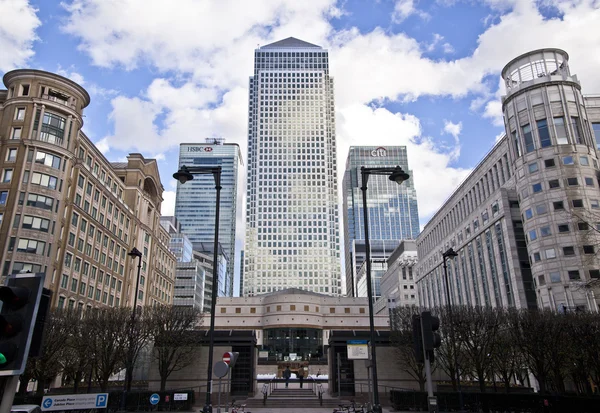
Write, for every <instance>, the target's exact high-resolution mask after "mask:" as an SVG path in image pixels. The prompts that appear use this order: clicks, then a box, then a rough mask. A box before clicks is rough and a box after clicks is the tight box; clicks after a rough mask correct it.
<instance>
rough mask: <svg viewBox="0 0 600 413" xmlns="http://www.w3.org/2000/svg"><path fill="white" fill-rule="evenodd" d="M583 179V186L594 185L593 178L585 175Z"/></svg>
mask: <svg viewBox="0 0 600 413" xmlns="http://www.w3.org/2000/svg"><path fill="white" fill-rule="evenodd" d="M583 179H584V180H585V186H594V178H590V177H588V176H586V177H585V178H583Z"/></svg>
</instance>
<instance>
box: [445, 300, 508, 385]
mask: <svg viewBox="0 0 600 413" xmlns="http://www.w3.org/2000/svg"><path fill="white" fill-rule="evenodd" d="M453 321H454V323H453V324H454V326H455V332H456V340H457V342H459V343H460V346H461V348H462V349H463V354H464V358H465V360H466V361H467V363H468V365H469V366H470V367H471V373H472V375H473V377H474V379H475V380H477V381H478V382H479V389H480V391H481V392H485V381H486V378H487V376H488V375H489V372H490V370H492V357H491V355H492V353H493V351H494V347H495V346H496V340H497V337H498V331H499V329H500V321H501V311H500V310H498V309H495V308H491V307H481V306H478V307H465V306H461V307H455V314H454V320H453Z"/></svg>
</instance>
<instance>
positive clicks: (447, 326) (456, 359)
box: [434, 306, 468, 391]
mask: <svg viewBox="0 0 600 413" xmlns="http://www.w3.org/2000/svg"><path fill="white" fill-rule="evenodd" d="M458 308H459V307H456V306H454V307H452V309H453V310H454V311H458ZM434 312H435V314H436V315H437V316H438V317H439V318H440V333H441V336H442V344H441V346H440V347H439V348H438V349H437V350H436V351H435V354H436V360H437V362H436V365H439V366H440V368H441V369H442V370H443V371H444V373H446V374H447V375H448V377H450V381H451V382H452V389H453V390H454V391H457V390H458V380H457V379H458V377H459V376H460V374H461V373H464V372H465V371H468V368H467V367H468V365H467V360H466V359H465V357H464V354H463V351H462V348H461V344H460V342H459V341H457V340H456V339H455V340H454V342H453V341H452V335H453V334H452V332H453V330H452V329H453V328H455V325H454V324H453V319H452V318H451V317H450V312H449V311H448V306H444V307H438V308H436V309H435V310H434ZM453 316H454V318H456V317H457V313H453ZM454 331H455V330H454ZM454 337H456V335H454ZM455 353H456V354H455ZM457 364H458V366H460V371H458V370H457V368H456V367H457Z"/></svg>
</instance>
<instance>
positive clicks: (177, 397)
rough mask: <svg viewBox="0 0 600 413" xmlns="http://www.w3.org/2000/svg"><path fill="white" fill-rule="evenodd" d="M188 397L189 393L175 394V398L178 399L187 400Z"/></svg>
mask: <svg viewBox="0 0 600 413" xmlns="http://www.w3.org/2000/svg"><path fill="white" fill-rule="evenodd" d="M187 399H188V395H187V393H175V394H174V395H173V400H175V401H177V400H187Z"/></svg>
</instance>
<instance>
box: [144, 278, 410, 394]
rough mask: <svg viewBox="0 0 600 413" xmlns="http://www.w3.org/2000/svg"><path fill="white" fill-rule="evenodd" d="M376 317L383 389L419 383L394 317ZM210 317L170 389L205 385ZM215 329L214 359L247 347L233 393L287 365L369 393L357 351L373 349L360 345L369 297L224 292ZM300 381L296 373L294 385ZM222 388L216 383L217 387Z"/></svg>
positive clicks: (342, 388) (341, 388)
mask: <svg viewBox="0 0 600 413" xmlns="http://www.w3.org/2000/svg"><path fill="white" fill-rule="evenodd" d="M374 320H375V328H376V337H377V338H376V342H377V360H378V363H377V369H378V378H379V391H380V393H382V397H383V394H384V393H387V391H388V390H389V388H415V387H417V384H416V382H414V380H413V379H412V378H410V377H409V376H408V374H407V373H406V372H404V371H402V370H401V369H400V368H399V363H398V361H397V357H398V356H397V354H396V351H395V349H394V348H393V347H391V346H390V331H389V317H388V316H387V315H375V316H374ZM208 322H209V317H208V316H207V317H206V319H205V323H204V326H203V327H202V329H203V330H198V331H196V332H195V334H197V335H198V344H199V348H198V353H197V356H195V357H194V359H193V361H192V363H191V364H190V365H188V366H187V367H185V368H183V369H181V370H179V371H175V372H173V373H172V374H171V376H170V377H169V380H168V381H167V388H168V389H183V388H193V389H194V390H195V391H197V392H198V393H204V392H205V389H206V371H207V365H206V362H207V359H208V332H207V330H208ZM215 330H216V331H215V346H214V354H213V358H214V360H215V362H217V361H219V360H221V358H222V355H223V354H224V353H225V352H227V351H236V352H239V353H240V355H239V358H238V360H237V363H236V366H235V368H234V369H232V372H231V394H233V395H235V396H241V397H248V396H249V397H252V396H253V395H255V394H259V393H260V391H261V388H262V385H263V383H265V382H266V381H269V380H270V379H271V378H283V375H282V373H283V371H284V370H285V368H286V367H287V366H289V367H290V370H291V371H292V373H297V371H298V370H299V369H304V377H305V380H307V381H308V380H312V379H311V378H313V377H314V378H317V376H318V381H319V382H321V383H323V384H324V388H326V389H327V392H328V393H329V394H332V395H337V394H339V393H340V392H341V395H342V396H354V395H357V394H368V382H369V380H368V370H367V368H368V360H364V359H360V358H356V357H361V356H362V355H363V354H368V351H366V347H364V346H363V347H361V344H362V343H366V342H367V341H368V340H369V336H370V334H369V310H368V301H367V298H365V297H332V296H328V295H324V294H318V293H313V292H307V291H303V290H299V289H288V290H283V291H278V292H275V293H269V294H264V295H258V296H254V297H220V298H219V299H218V302H217V308H216V317H215ZM349 342H351V345H350V347H349V346H348V343H349ZM359 347H361V348H359ZM348 348H350V352H351V353H350V354H348ZM214 380H217V378H214ZM305 382H306V381H305ZM214 383H217V382H216V381H215V382H214ZM295 383H297V382H294V380H292V385H294V384H295ZM159 384H160V377H159V375H158V372H157V369H156V366H154V367H153V368H151V373H150V383H149V388H150V389H151V390H153V389H158V387H159ZM223 385H226V383H225V381H224V382H223ZM226 388H228V386H227V387H226ZM216 391H217V390H216V385H213V393H214V392H216ZM199 400H201V399H199Z"/></svg>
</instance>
